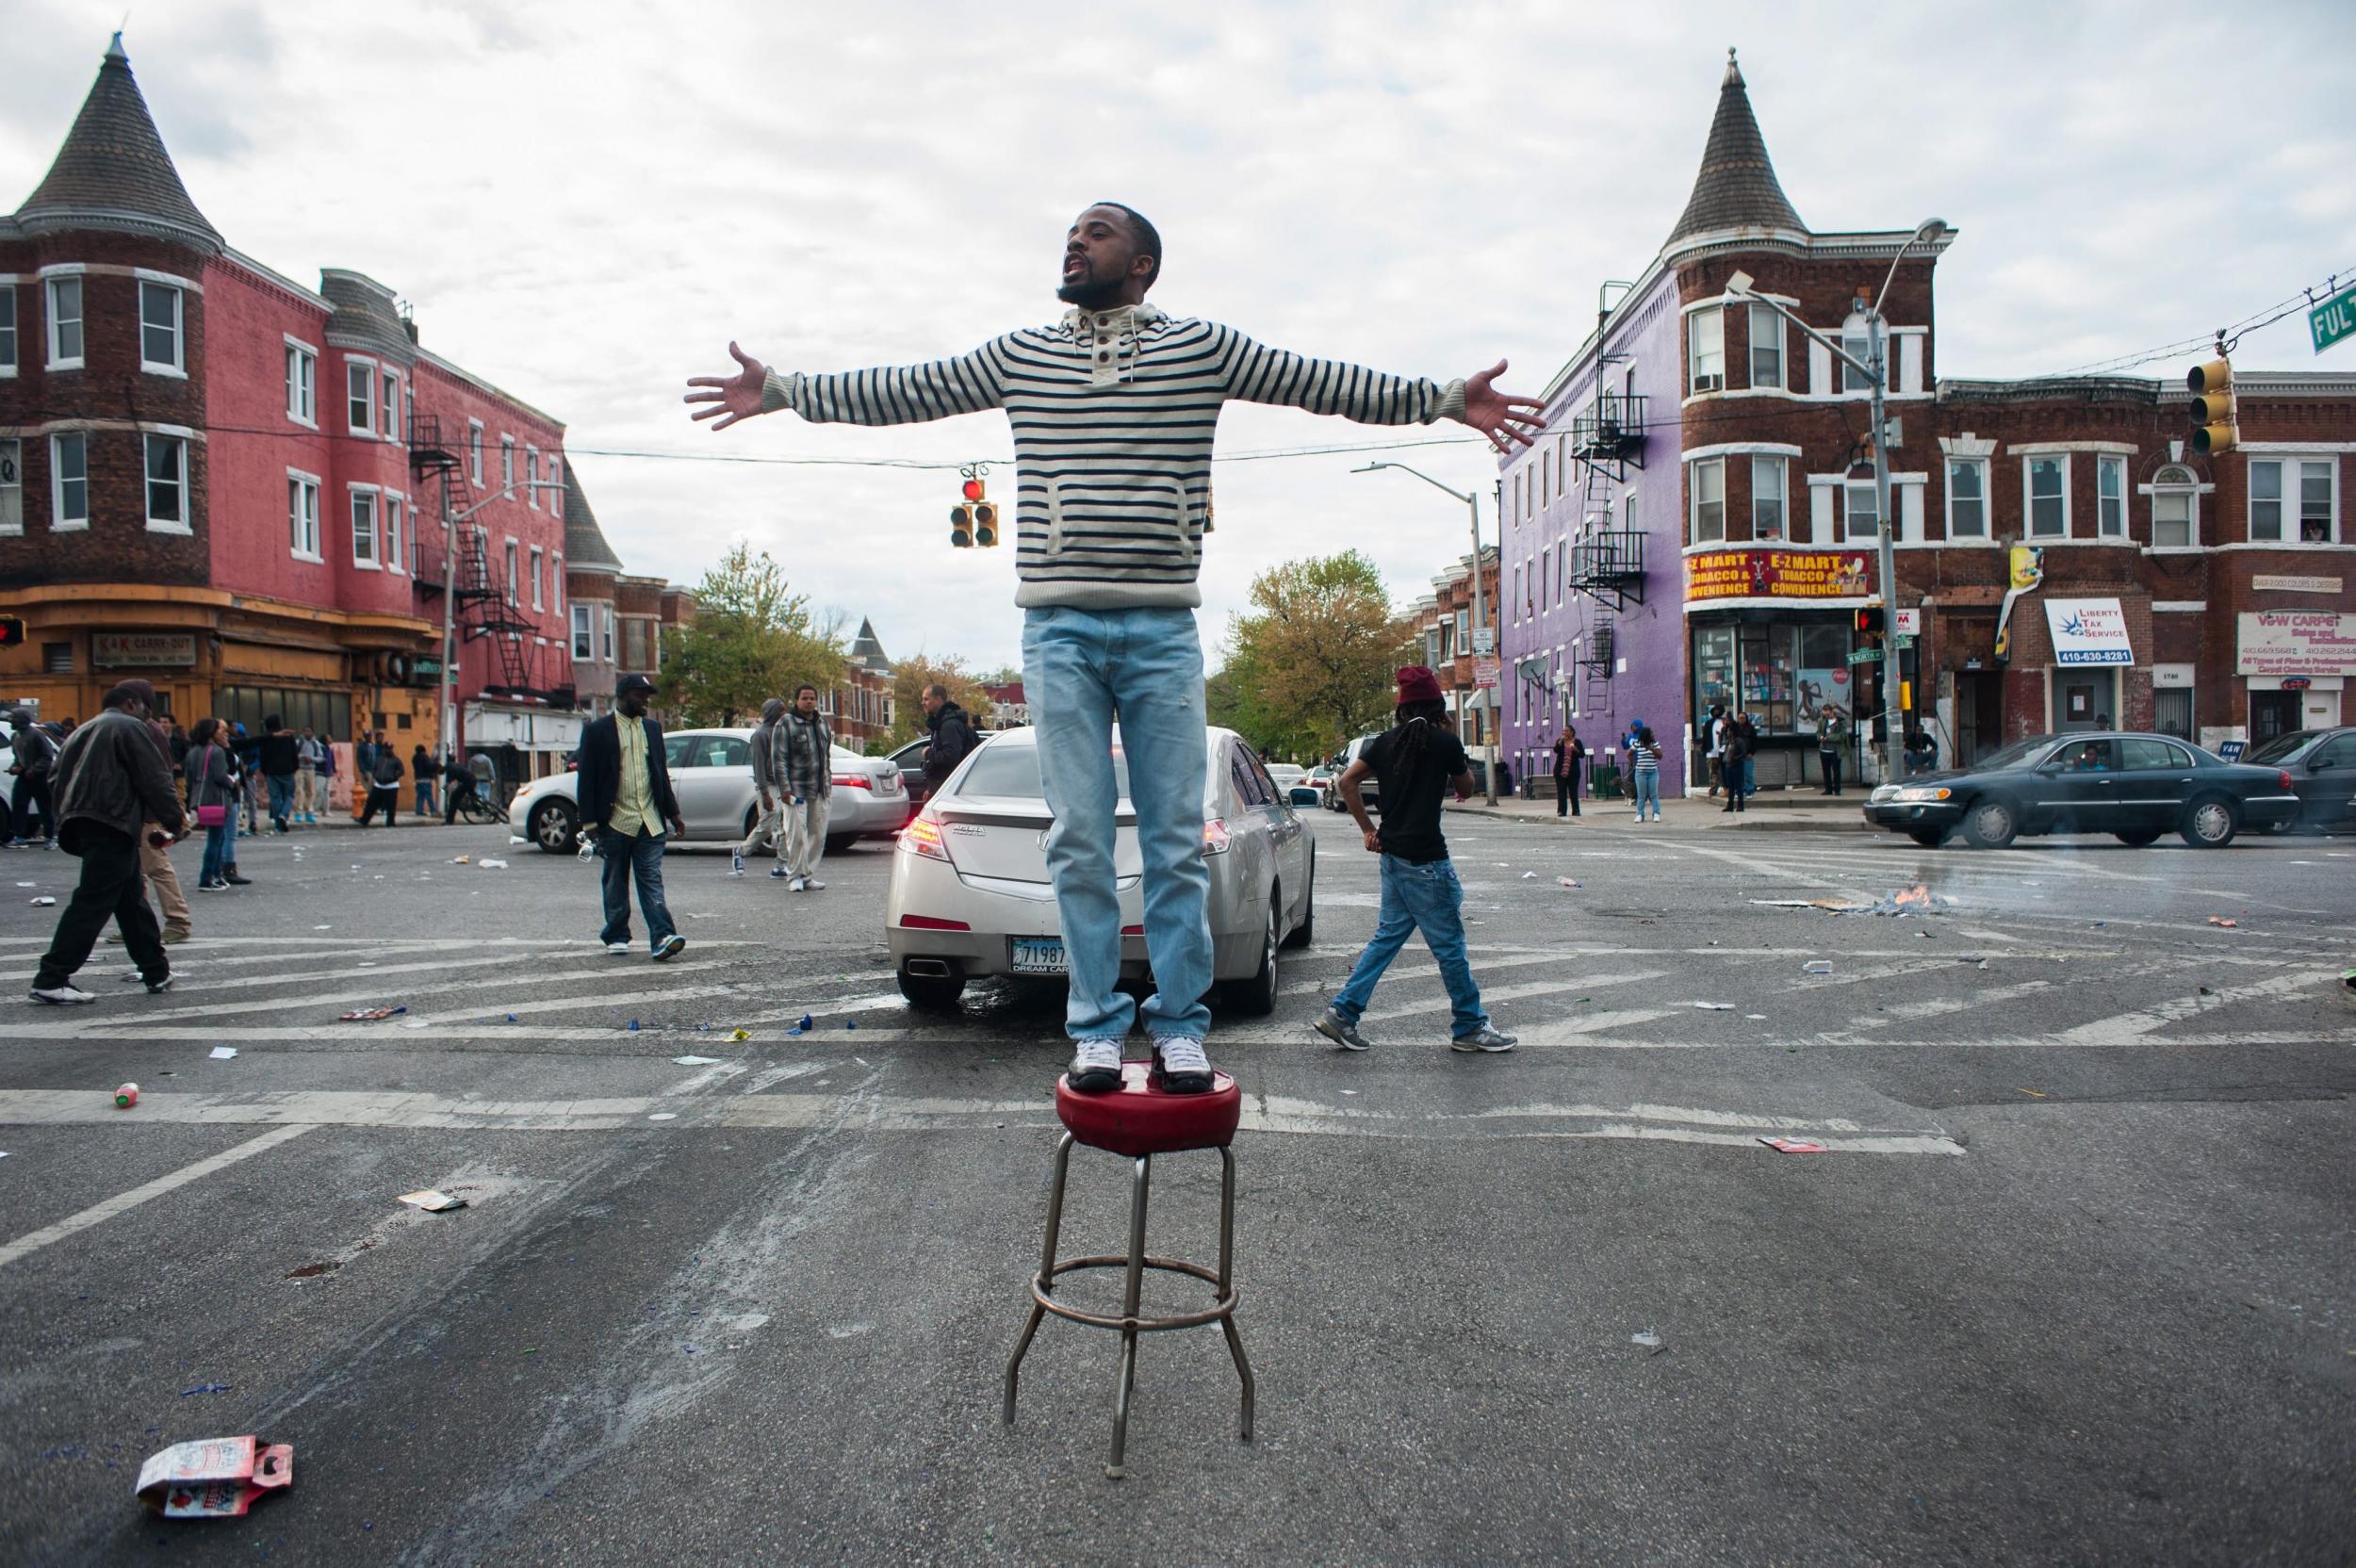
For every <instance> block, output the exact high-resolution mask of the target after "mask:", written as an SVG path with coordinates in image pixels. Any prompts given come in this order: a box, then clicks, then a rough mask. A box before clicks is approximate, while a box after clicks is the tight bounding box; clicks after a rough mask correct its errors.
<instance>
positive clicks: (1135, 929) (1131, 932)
mask: <svg viewBox="0 0 2356 1568" xmlns="http://www.w3.org/2000/svg"><path fill="white" fill-rule="evenodd" d="M1121 935H1122V936H1124V937H1142V936H1144V935H1145V927H1144V926H1142V925H1124V926H1122V927H1121Z"/></svg>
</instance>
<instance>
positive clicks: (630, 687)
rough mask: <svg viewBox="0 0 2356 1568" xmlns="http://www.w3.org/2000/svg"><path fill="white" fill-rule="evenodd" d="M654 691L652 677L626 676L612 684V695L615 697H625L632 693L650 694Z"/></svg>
mask: <svg viewBox="0 0 2356 1568" xmlns="http://www.w3.org/2000/svg"><path fill="white" fill-rule="evenodd" d="M654 689H655V684H654V678H653V677H652V676H644V675H626V676H624V677H622V678H621V679H619V680H617V681H615V682H614V695H615V696H617V697H618V696H627V695H628V694H630V693H632V692H651V691H653V690H654Z"/></svg>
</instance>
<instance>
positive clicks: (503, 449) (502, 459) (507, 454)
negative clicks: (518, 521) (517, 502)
mask: <svg viewBox="0 0 2356 1568" xmlns="http://www.w3.org/2000/svg"><path fill="white" fill-rule="evenodd" d="M499 488H500V489H501V490H502V491H504V492H506V495H507V498H508V499H509V500H511V501H512V500H514V499H515V437H514V436H512V435H502V436H500V437H499Z"/></svg>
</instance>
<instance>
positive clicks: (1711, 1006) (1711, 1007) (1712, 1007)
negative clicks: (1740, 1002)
mask: <svg viewBox="0 0 2356 1568" xmlns="http://www.w3.org/2000/svg"><path fill="white" fill-rule="evenodd" d="M1693 1005H1694V1006H1696V1007H1699V1008H1700V1009H1701V1010H1702V1011H1703V1012H1705V1013H1730V1012H1732V1011H1734V1004H1733V1003H1731V1002H1696V1003H1694V1004H1693Z"/></svg>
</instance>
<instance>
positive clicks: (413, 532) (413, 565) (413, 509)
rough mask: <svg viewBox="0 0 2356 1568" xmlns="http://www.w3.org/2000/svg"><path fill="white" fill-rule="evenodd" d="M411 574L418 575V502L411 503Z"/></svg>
mask: <svg viewBox="0 0 2356 1568" xmlns="http://www.w3.org/2000/svg"><path fill="white" fill-rule="evenodd" d="M409 575H410V576H411V577H415V576H417V502H416V501H411V502H410V503H409Z"/></svg>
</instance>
